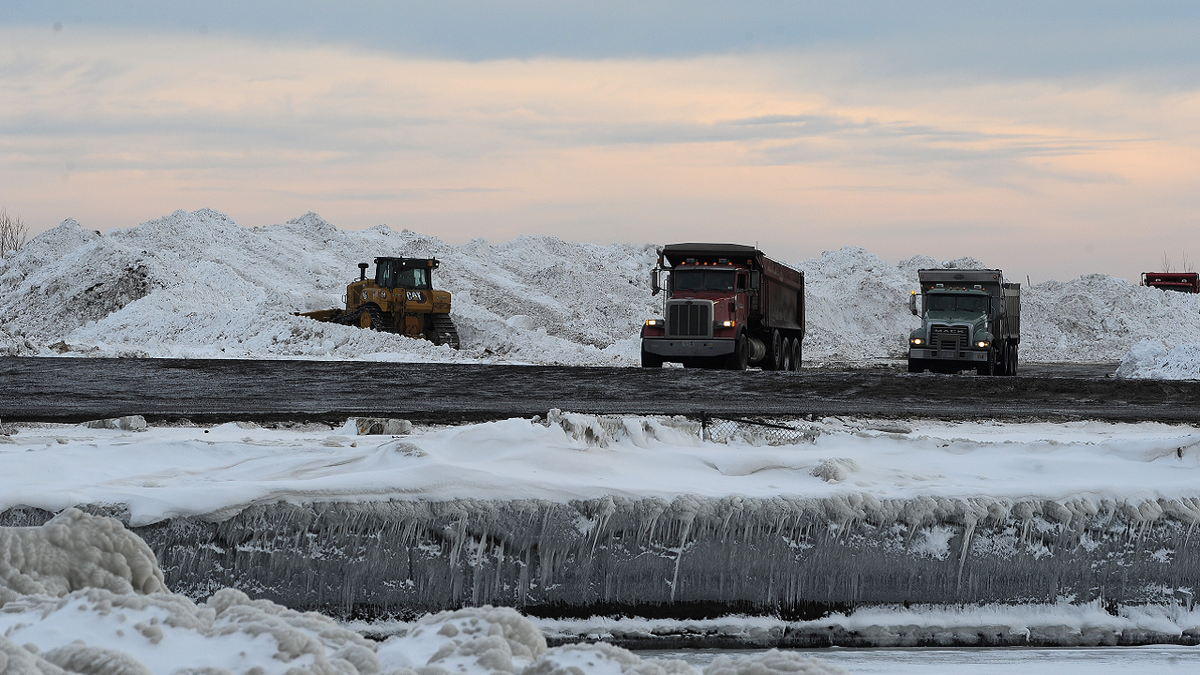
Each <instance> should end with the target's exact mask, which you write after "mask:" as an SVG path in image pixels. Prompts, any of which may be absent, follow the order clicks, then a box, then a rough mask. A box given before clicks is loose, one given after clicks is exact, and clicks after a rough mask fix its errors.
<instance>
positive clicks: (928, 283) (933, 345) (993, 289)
mask: <svg viewBox="0 0 1200 675" xmlns="http://www.w3.org/2000/svg"><path fill="white" fill-rule="evenodd" d="M917 276H918V277H919V278H920V280H921V308H920V311H918V309H917V292H916V291H913V293H912V295H911V296H910V297H909V300H908V306H909V309H910V310H912V313H913V314H914V315H918V316H920V317H921V327H920V328H918V329H916V330H914V331H913V332H912V334H911V335H909V338H908V372H910V373H920V372H923V371H925V370H930V371H932V372H935V373H956V372H958V371H960V370H967V369H974V370H975V371H976V372H977V373H979V374H980V375H1016V374H1017V347H1018V346H1019V345H1020V344H1021V284H1010V283H1007V282H1005V281H1004V273H1003V272H1001V271H1000V270H954V269H940V270H918V271H917Z"/></svg>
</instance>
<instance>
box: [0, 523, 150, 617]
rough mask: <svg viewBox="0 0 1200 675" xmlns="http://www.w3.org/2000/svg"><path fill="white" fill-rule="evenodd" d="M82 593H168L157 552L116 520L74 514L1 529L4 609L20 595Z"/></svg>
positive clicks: (0, 576) (0, 593)
mask: <svg viewBox="0 0 1200 675" xmlns="http://www.w3.org/2000/svg"><path fill="white" fill-rule="evenodd" d="M82 588H98V589H107V590H109V591H113V592H116V593H159V592H162V591H164V590H166V589H165V587H164V586H163V575H162V571H161V570H159V569H158V562H157V560H156V559H155V557H154V552H153V551H151V550H150V547H148V546H146V543H145V542H144V541H142V540H141V539H140V538H138V537H137V536H136V535H134V534H132V533H130V532H129V531H128V530H126V529H125V527H124V526H123V525H122V524H121V523H120V521H118V520H115V519H113V518H102V517H97V516H91V515H88V514H86V513H84V512H82V511H80V510H78V509H74V508H69V509H66V510H64V511H63V512H62V513H59V514H58V515H57V516H55V517H54V519H52V520H51V521H50V522H48V523H46V524H45V525H43V526H42V527H35V528H27V527H0V607H2V606H4V604H5V603H7V602H9V601H12V600H14V599H16V598H17V597H18V596H21V595H33V594H41V595H49V596H62V595H65V594H67V593H70V592H72V591H76V590H79V589H82Z"/></svg>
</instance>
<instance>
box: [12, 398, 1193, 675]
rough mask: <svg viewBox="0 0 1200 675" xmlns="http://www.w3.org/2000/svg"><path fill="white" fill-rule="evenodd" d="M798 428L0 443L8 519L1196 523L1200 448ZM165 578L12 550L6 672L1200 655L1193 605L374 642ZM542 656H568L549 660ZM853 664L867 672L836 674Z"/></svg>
mask: <svg viewBox="0 0 1200 675" xmlns="http://www.w3.org/2000/svg"><path fill="white" fill-rule="evenodd" d="M794 424H796V425H797V427H798V428H799V429H801V430H802V433H801V434H800V436H801V437H803V440H800V441H798V442H796V443H794V444H789V445H775V446H772V445H764V444H762V442H763V439H759V438H756V437H755V436H754V435H753V433H750V434H749V435H743V436H741V437H738V438H734V439H730V440H728V442H725V443H721V442H712V441H702V440H701V439H700V438H699V434H698V432H699V430H698V429H697V428H696V426H695V424H694V423H692V422H688V421H686V420H682V419H675V418H605V417H591V416H583V415H572V414H557V413H556V414H553V415H551V417H550V418H549V419H548V420H543V421H540V422H539V421H530V420H523V419H513V420H505V421H500V422H494V423H488V424H475V425H468V426H463V427H453V428H418V429H416V430H414V432H413V433H412V434H409V435H405V436H396V437H392V436H370V435H359V434H358V433H357V425H356V424H354V423H350V422H348V423H347V424H346V425H345V426H344V427H341V428H338V429H329V428H322V427H318V426H313V427H308V428H300V429H266V428H261V427H256V426H254V425H249V424H242V425H238V424H225V425H220V426H217V427H211V428H208V427H149V428H146V427H144V425H143V424H141V423H139V421H138V420H137V419H127V420H125V421H124V422H123V423H121V424H113V425H109V426H111V427H115V428H104V426H105V425H95V426H85V425H70V426H68V425H23V426H17V427H16V428H15V431H16V433H12V434H10V435H7V436H0V469H2V470H0V510H2V509H6V508H9V507H12V506H17V505H26V506H38V507H41V508H45V509H49V510H54V511H60V510H63V509H65V507H68V506H70V505H74V504H109V505H113V504H126V505H128V507H129V512H130V515H131V519H132V520H133V521H134V522H137V523H151V522H155V521H157V520H160V519H164V518H170V517H175V516H179V515H206V516H207V517H208V518H211V519H217V520H220V519H222V518H224V517H226V516H228V515H229V514H231V513H232V512H233V511H235V510H237V509H240V508H242V507H245V506H247V505H250V504H255V503H262V502H275V501H280V500H285V501H295V502H310V501H314V500H325V501H339V500H345V501H359V502H361V501H371V500H380V499H393V500H394V499H408V500H440V499H453V498H461V497H470V498H473V499H489V498H494V499H503V498H511V497H512V496H513V495H517V494H519V495H522V497H523V498H537V499H545V500H556V501H566V500H571V499H579V498H589V497H594V496H597V495H617V496H621V495H628V496H657V497H663V498H672V497H678V496H681V495H700V496H712V497H717V496H725V497H730V496H739V495H740V496H746V497H752V496H755V495H773V496H775V497H778V498H784V499H796V500H803V499H810V498H811V499H821V498H830V497H834V496H837V495H839V494H841V495H844V496H849V495H859V496H862V497H864V498H863V499H849V498H848V499H846V500H844V501H845V503H846V504H848V505H849V504H854V505H856V508H868V509H870V508H874V509H877V510H878V511H879V513H876V514H874V515H873V516H872V517H878V518H881V519H882V518H887V517H893V518H901V517H902V516H905V517H909V516H911V515H912V514H900V513H894V514H890V515H889V514H886V513H883V511H886V509H888V508H893V507H892V506H889V504H890V503H892V502H895V503H897V504H898V503H900V502H905V503H907V504H910V505H911V504H913V503H916V501H918V500H916V499H914V498H916V497H927V498H932V499H929V500H928V503H929V504H930V505H931V508H934V509H936V508H939V506H938V504H944V503H946V502H947V501H957V500H960V499H963V500H965V499H968V498H969V499H970V500H971V503H972V504H973V506H974V507H979V508H983V509H988V510H993V509H1001V510H1005V509H1011V510H1014V512H1015V511H1018V510H1020V509H1021V505H1022V504H1030V503H1036V504H1037V505H1038V509H1049V508H1051V507H1049V506H1047V504H1049V503H1053V504H1058V505H1060V506H1062V508H1063V509H1064V511H1072V510H1080V511H1083V512H1088V511H1091V512H1093V513H1094V512H1095V511H1094V510H1095V509H1122V510H1127V511H1128V512H1130V513H1141V514H1143V515H1144V516H1145V517H1146V518H1148V519H1153V518H1156V517H1160V516H1162V515H1164V514H1166V515H1169V516H1171V517H1174V518H1177V519H1184V520H1185V521H1186V520H1188V519H1191V522H1197V521H1200V508H1197V505H1198V504H1200V499H1197V496H1198V494H1197V491H1196V489H1195V485H1196V476H1197V472H1198V471H1200V430H1197V429H1196V428H1194V427H1189V426H1173V425H1165V424H1153V423H1142V424H1106V423H1096V422H1078V423H1069V424H1058V425H1051V424H993V423H980V422H973V423H962V424H956V423H948V422H938V421H914V422H911V423H908V424H898V423H896V422H886V423H877V422H873V421H871V420H854V419H837V418H828V419H820V420H812V421H807V422H794ZM122 426H123V427H125V428H121V427H122ZM13 430H14V429H10V431H13ZM646 476H653V480H650V479H647V478H646ZM827 501H828V502H830V503H832V502H833V501H835V500H832V499H830V500H827ZM872 505H873V506H872ZM935 529H936V528H935ZM918 539H919V537H918ZM923 541H924V542H925V545H926V547H927V548H928V551H927V552H926V553H927V554H928V555H930V556H944V555H947V554H948V553H949V551H948V550H942V549H944V548H946V544H947V542H946V541H941V540H938V539H937V538H936V537H925V539H924V540H923ZM939 547H941V548H939ZM148 560H152V555H150V554H149V550H148V549H147V548H146V547H145V545H144V544H141V543H140V541H138V540H137V538H136V536H134V535H132V534H130V533H128V532H126V531H124V530H123V528H121V526H120V524H119V523H118V522H117V521H114V520H111V519H106V518H99V517H94V516H88V515H86V514H83V513H81V512H79V511H76V510H73V509H66V510H63V511H62V513H60V515H59V516H58V517H56V518H55V519H54V520H52V521H51V522H50V523H47V524H46V525H44V526H42V527H39V528H0V672H3V673H6V675H7V673H8V672H10V671H8V670H4V669H3V668H4V667H5V666H7V667H9V668H10V669H14V670H12V671H11V672H18V673H55V672H60V671H58V670H56V669H55V668H56V667H60V668H63V669H66V671H67V672H80V673H174V672H189V673H198V672H208V673H217V672H231V673H243V672H258V673H264V674H265V673H285V672H290V673H300V672H311V673H344V674H346V675H353V674H354V673H381V672H396V673H404V674H406V675H407V674H414V675H446V674H447V673H462V674H463V675H485V674H488V675H494V674H496V673H500V674H504V673H514V674H516V675H616V674H617V673H621V674H626V673H628V674H630V675H634V674H636V675H693V674H694V673H696V672H698V671H699V670H700V669H701V668H702V669H703V673H704V675H749V674H750V673H755V674H761V675H774V674H775V673H779V674H780V675H782V674H783V673H791V674H793V675H800V674H803V673H817V674H820V673H829V674H833V673H845V672H880V670H879V668H878V664H876V665H874V666H872V663H873V662H872V661H870V660H869V659H868V660H867V661H861V660H860V661H858V662H856V661H854V660H853V659H842V658H841V653H840V652H839V653H836V654H835V658H829V659H826V658H825V656H826V654H825V653H823V652H822V653H817V654H816V657H817V658H813V657H812V655H811V654H802V653H796V652H779V651H770V652H764V653H754V654H745V655H739V656H738V657H737V658H736V659H733V658H729V657H728V656H722V657H718V658H715V659H708V658H705V659H700V660H699V661H697V660H696V659H693V665H689V664H688V663H684V662H681V661H679V660H676V659H673V658H663V656H662V655H655V656H653V657H646V658H643V657H641V656H638V655H636V654H634V653H630V652H627V651H625V650H621V649H618V648H615V647H612V646H610V645H604V644H600V645H589V644H583V642H585V641H588V640H594V639H597V638H613V637H624V638H629V637H631V636H637V635H639V634H656V633H657V634H660V635H661V634H671V633H675V634H697V633H700V634H704V633H709V634H716V635H723V636H735V637H736V636H737V635H744V636H746V637H747V638H748V639H750V640H753V639H760V638H762V637H763V636H770V635H772V634H780V633H782V632H784V631H788V630H792V631H795V630H825V631H829V630H843V631H854V632H855V633H856V634H859V635H865V636H873V639H875V642H876V644H883V645H887V644H891V645H903V644H907V643H913V642H916V641H921V640H925V641H928V640H930V639H934V640H946V641H954V640H955V639H956V638H963V639H964V640H965V639H967V638H969V637H970V636H972V635H979V634H981V633H986V632H988V631H992V632H998V633H999V634H1003V635H1010V636H1016V637H1017V639H1022V638H1027V639H1029V640H1030V641H1031V642H1032V643H1035V644H1036V643H1037V642H1038V641H1039V640H1046V641H1057V643H1058V644H1085V645H1086V644H1099V645H1103V644H1114V643H1117V642H1118V641H1119V640H1121V639H1122V636H1134V637H1137V636H1141V637H1143V638H1144V637H1145V636H1151V638H1152V639H1153V637H1154V636H1159V638H1160V639H1163V640H1172V639H1180V638H1181V637H1183V638H1187V637H1189V636H1190V637H1191V638H1194V637H1195V636H1197V635H1200V611H1197V610H1195V609H1191V608H1190V607H1188V606H1186V604H1185V603H1184V604H1181V603H1167V604H1165V605H1158V606H1142V607H1121V608H1120V611H1119V612H1118V613H1116V614H1115V615H1114V614H1112V613H1111V612H1110V611H1109V608H1106V607H1104V606H1102V604H1101V603H1100V602H1091V603H1086V604H1083V605H1076V604H1071V603H1069V602H1066V601H1064V602H1061V603H1059V604H1054V605H985V606H968V607H908V608H903V607H873V608H862V609H860V610H857V611H854V612H852V613H844V614H836V613H835V614H833V615H830V616H828V617H826V618H824V619H820V620H818V621H814V622H783V621H779V620H776V619H771V618H763V617H728V618H725V619H716V620H710V621H690V622H689V621H674V622H672V621H663V620H657V621H650V620H646V621H642V620H631V619H624V620H617V621H614V620H611V619H604V618H597V619H591V620H578V621H549V620H530V619H527V618H525V617H522V616H520V615H519V614H517V613H516V612H515V611H513V610H510V609H489V608H468V609H463V610H458V611H456V612H446V613H442V614H438V615H431V616H427V617H425V618H423V619H421V620H419V621H416V622H413V623H406V624H395V625H391V626H369V627H366V628H369V629H370V632H371V633H373V634H379V633H380V631H381V629H382V630H386V631H387V632H390V633H392V634H393V635H392V637H390V638H388V639H386V640H383V641H374V640H369V639H366V638H364V637H363V636H362V635H361V634H360V633H358V632H356V631H355V630H352V629H353V628H364V626H355V625H350V626H345V625H339V624H337V623H336V622H334V621H333V620H331V619H329V618H327V617H324V616H321V615H319V614H313V613H298V612H295V611H292V610H289V609H287V608H285V607H282V606H280V605H276V604H274V603H272V602H269V601H266V600H254V599H252V598H249V597H247V596H246V595H245V594H244V593H242V592H240V591H236V590H232V589H225V590H221V591H218V592H216V593H215V594H213V595H212V596H211V597H209V598H208V599H207V600H205V601H203V602H200V603H197V602H194V601H193V600H190V599H188V598H185V597H182V596H178V595H173V594H170V593H164V592H162V591H163V588H162V585H161V584H162V579H163V577H162V573H161V572H160V571H158V570H157V569H156V568H153V566H152V563H149V562H147V561H148ZM1189 599H1190V598H1189ZM544 635H550V636H552V637H555V638H556V639H557V640H560V641H567V642H574V644H567V645H566V646H562V647H555V648H551V649H547V648H546V643H545V638H544ZM964 636H965V637H964ZM920 653H921V652H897V654H898V657H903V658H901V661H902V662H903V663H905V664H907V666H905V668H906V669H901V670H899V671H898V672H917V671H918V670H921V672H934V673H940V672H950V671H949V670H947V669H948V668H950V664H951V663H952V660H947V659H942V660H940V661H938V660H937V659H934V660H933V662H931V663H929V664H927V667H928V669H927V670H922V669H921V668H920V667H919V666H920V664H922V663H924V662H925V660H923V659H922V658H921V657H920V656H915V657H913V656H911V655H912V654H918V655H919V654H920ZM939 653H940V652H939ZM1030 654H1031V656H1029V657H1028V658H1023V657H1020V656H1016V655H1013V654H1012V653H1009V654H1008V655H1007V656H997V657H996V660H995V661H989V662H988V663H990V664H991V665H990V666H989V668H991V670H988V669H987V668H983V669H981V670H979V671H978V672H1014V671H1019V672H1033V673H1038V672H1051V671H1053V672H1056V673H1057V672H1066V671H1064V670H1063V666H1062V665H1061V664H1057V665H1054V664H1052V665H1050V666H1048V665H1047V661H1046V659H1045V658H1044V657H1043V656H1042V655H1040V653H1039V652H1031V653H1030ZM1109 654H1110V655H1109V657H1108V660H1107V661H1101V662H1099V663H1101V665H1103V664H1105V663H1107V664H1110V665H1111V664H1112V663H1117V664H1126V665H1127V664H1135V665H1136V664H1145V663H1148V662H1149V661H1147V659H1149V660H1150V661H1153V663H1156V664H1157V663H1159V662H1160V661H1161V662H1162V663H1163V664H1165V665H1164V668H1170V667H1174V666H1176V665H1178V664H1179V663H1180V662H1181V661H1180V659H1182V662H1183V663H1185V664H1187V665H1188V666H1189V667H1190V666H1191V665H1193V664H1194V663H1195V659H1194V658H1193V656H1194V655H1195V651H1194V650H1184V651H1178V652H1172V651H1169V650H1167V651H1164V650H1157V651H1153V652H1150V651H1145V652H1141V655H1142V656H1141V657H1139V656H1137V655H1138V654H1139V653H1138V652H1130V651H1128V650H1126V651H1121V652H1111V653H1109ZM1129 654H1134V655H1135V656H1134V657H1132V658H1131V657H1129V656H1128V655H1129ZM1171 654H1176V655H1177V658H1174V659H1172V657H1171V656H1170V655H1171ZM903 655H910V656H903ZM1117 655H1120V656H1117ZM1146 655H1149V656H1146ZM842 660H844V661H845V664H844V665H845V666H846V667H848V668H849V670H847V669H846V668H844V667H843V666H841V665H838V662H840V661H842ZM1082 661H1083V663H1084V664H1085V665H1078V666H1073V667H1076V669H1077V671H1078V672H1083V671H1084V670H1087V667H1086V666H1087V664H1090V666H1091V667H1092V670H1088V672H1096V671H1095V670H1094V669H1095V667H1096V663H1097V662H1096V661H1095V660H1094V659H1090V658H1083V659H1082ZM935 662H936V663H935ZM938 663H940V664H941V666H937V664H938ZM693 666H694V667H693ZM939 667H940V668H942V669H940V670H939V669H938V668H939ZM1004 668H1008V669H1010V670H1004ZM1039 668H1041V669H1042V670H1039ZM293 669H296V670H293ZM973 672H975V671H973ZM1156 672H1157V671H1156ZM1164 672H1169V670H1167V671H1164Z"/></svg>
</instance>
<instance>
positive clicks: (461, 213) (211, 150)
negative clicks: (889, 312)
mask: <svg viewBox="0 0 1200 675" xmlns="http://www.w3.org/2000/svg"><path fill="white" fill-rule="evenodd" d="M1198 34H1200V5H1197V4H1196V3H1194V2H1142V3H1118V2H1095V1H1092V2H1082V1H1081V2H1075V1H1066V2H1056V3H1052V4H1048V3H1043V2H1008V3H988V4H984V3H962V2H859V3H816V2H795V1H792V2H777V3H772V2H763V3H749V4H743V3H736V4H735V3H716V2H703V1H701V2H696V1H690V2H657V3H647V2H624V1H622V0H617V1H614V2H605V3H588V2H577V3H567V2H554V3H552V2H538V1H533V2H509V3H489V2H456V1H442V2H408V3H387V2H358V3H355V2H350V3H338V4H336V5H335V4H334V3H324V2H309V1H307V0H301V1H298V2H288V3H281V2H271V1H268V2H259V3H243V2H227V1H218V2H207V3H164V2H113V3H91V2H54V1H51V2H33V1H28V0H5V1H4V2H3V3H0V160H2V161H0V208H3V209H5V211H6V212H7V213H9V214H10V215H16V216H19V217H21V219H22V220H23V221H24V222H25V223H26V224H27V225H28V226H29V228H30V230H31V232H32V233H34V234H36V233H38V232H41V231H44V230H46V229H48V228H51V227H53V226H55V225H57V224H58V223H59V222H60V221H61V220H63V219H64V218H68V217H71V218H75V219H76V220H78V221H79V222H80V223H81V224H83V225H84V226H85V227H89V228H92V229H96V230H101V231H107V230H108V229H110V228H125V227H132V226H135V225H137V224H138V223H141V222H144V221H147V220H151V219H154V218H158V217H160V216H163V215H165V214H168V213H170V212H172V211H174V210H176V209H186V210H196V209H200V208H205V207H208V208H213V209H216V210H218V211H221V212H223V213H226V214H228V215H230V216H231V217H232V218H233V219H234V220H235V221H237V222H238V223H240V224H241V225H244V226H261V225H270V224H274V223H281V222H285V221H287V220H289V219H291V218H294V217H297V216H300V215H302V214H304V213H306V212H308V211H315V212H317V213H319V214H321V215H322V216H323V217H324V218H325V219H327V220H328V221H330V222H331V223H333V224H334V225H336V226H338V227H341V228H346V229H361V228H366V227H371V226H374V225H377V224H380V223H385V224H387V225H389V226H391V227H392V228H394V229H400V228H405V227H406V228H409V229H412V230H416V231H419V232H422V233H426V234H431V235H435V236H438V237H440V238H442V239H444V240H446V241H448V242H450V243H462V242H465V241H468V240H470V239H474V238H479V237H482V238H485V239H487V240H489V241H492V242H500V241H506V240H508V239H511V238H513V237H516V236H518V235H522V234H524V235H553V236H557V237H561V238H563V239H567V240H571V241H584V242H594V243H598V244H607V243H614V242H639V243H641V242H652V243H670V242H673V241H732V242H739V243H758V244H759V245H760V247H761V248H763V249H764V250H765V251H766V252H767V253H768V254H770V255H773V256H775V257H778V258H781V259H784V260H789V261H799V260H803V259H807V258H810V257H813V256H816V255H819V254H820V253H821V252H822V251H824V250H829V249H837V248H841V247H843V246H861V247H864V248H866V249H868V250H870V251H871V252H873V253H876V254H878V255H880V256H881V257H883V258H884V259H886V260H890V261H899V260H901V259H904V258H908V257H911V256H913V255H918V254H923V255H931V256H934V257H937V258H940V259H951V258H957V257H960V256H967V255H969V256H973V257H976V258H978V259H980V260H982V261H983V262H985V263H986V264H988V265H990V266H993V267H1000V268H1003V269H1004V270H1005V271H1006V273H1007V274H1008V275H1009V276H1010V277H1013V278H1020V277H1028V278H1029V279H1030V280H1031V281H1033V282H1034V283H1036V282H1039V281H1044V280H1047V279H1058V280H1063V281H1065V280H1068V279H1071V278H1074V277H1076V276H1079V275H1081V274H1087V273H1094V272H1099V273H1106V274H1112V275H1115V276H1120V277H1124V278H1128V279H1136V278H1137V275H1138V273H1140V272H1142V271H1151V270H1159V269H1162V268H1163V266H1164V258H1166V259H1169V263H1170V266H1171V267H1172V268H1173V269H1176V270H1178V269H1181V268H1184V267H1190V266H1192V265H1193V264H1194V263H1193V261H1194V260H1200V227H1198V225H1200V209H1198V207H1200V190H1197V189H1196V186H1197V184H1198V183H1200V40H1196V39H1195V36H1196V35H1198Z"/></svg>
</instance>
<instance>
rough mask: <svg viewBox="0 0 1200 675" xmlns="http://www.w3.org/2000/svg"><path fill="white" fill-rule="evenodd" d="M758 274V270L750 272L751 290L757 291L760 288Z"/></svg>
mask: <svg viewBox="0 0 1200 675" xmlns="http://www.w3.org/2000/svg"><path fill="white" fill-rule="evenodd" d="M758 275H759V273H758V272H751V273H750V290H752V291H757V290H758V282H759V277H758Z"/></svg>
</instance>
